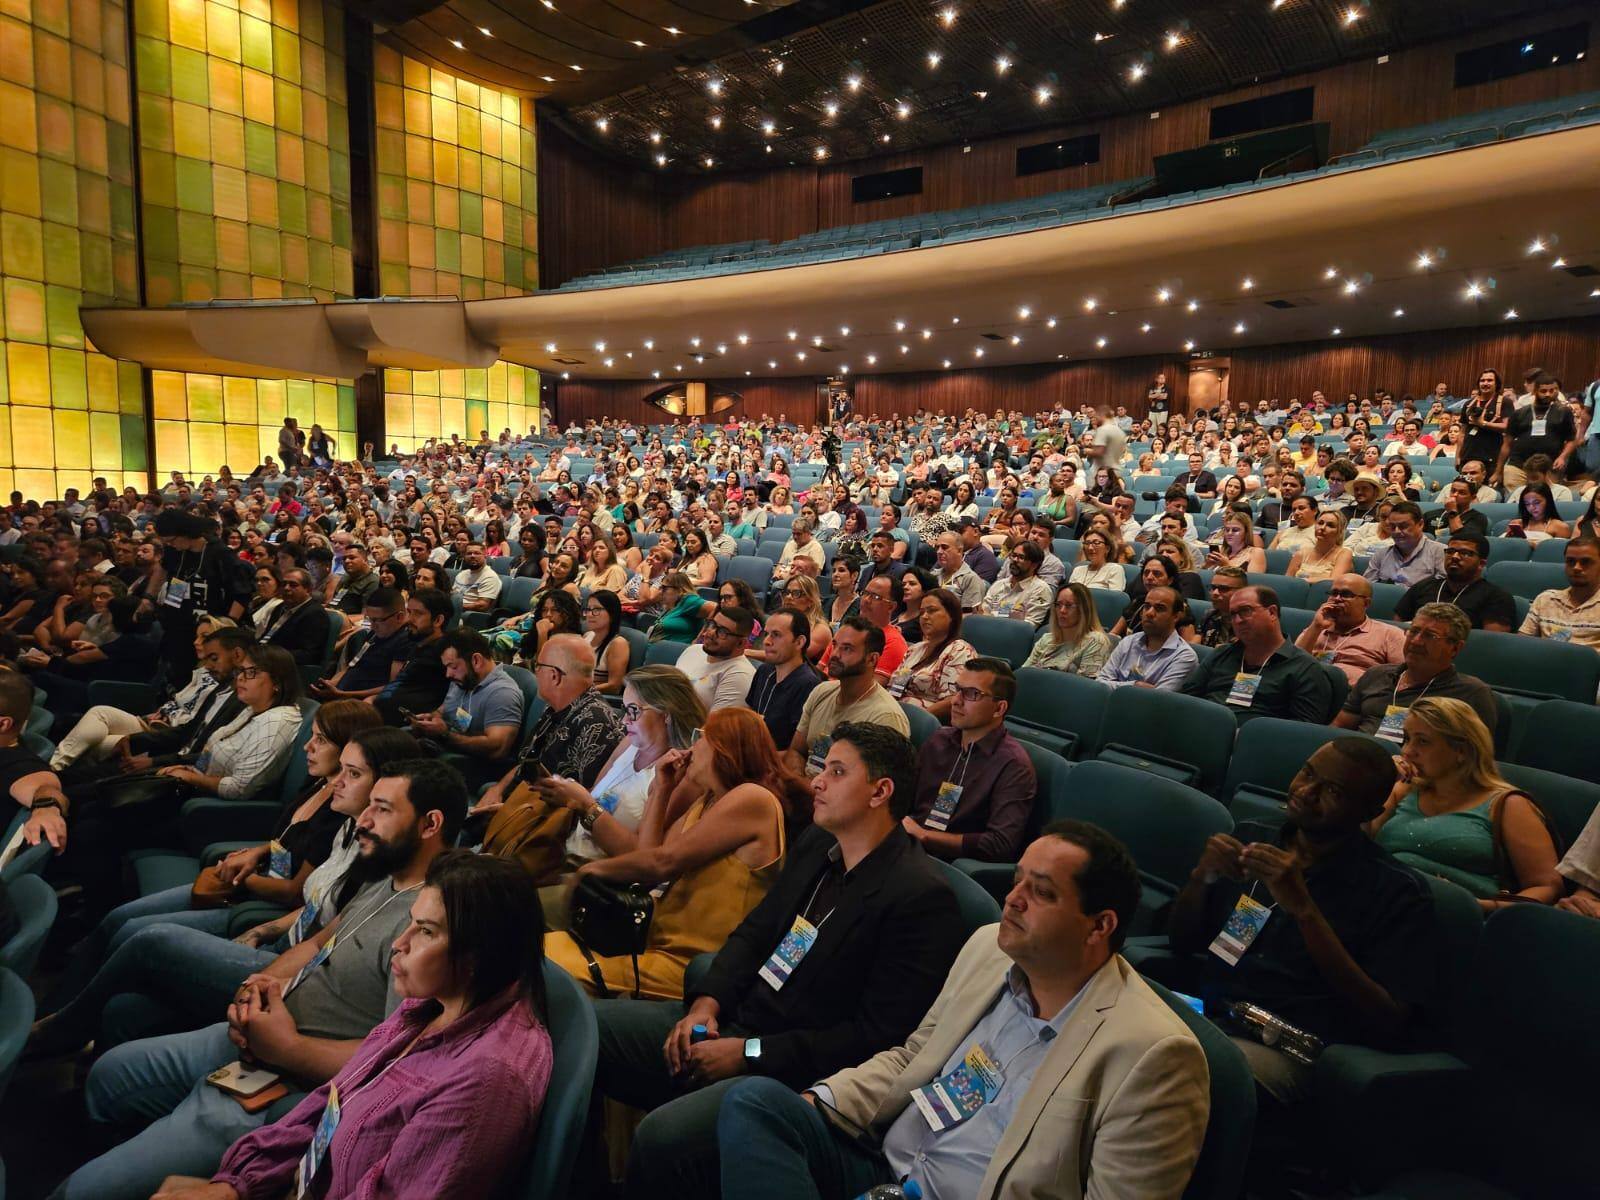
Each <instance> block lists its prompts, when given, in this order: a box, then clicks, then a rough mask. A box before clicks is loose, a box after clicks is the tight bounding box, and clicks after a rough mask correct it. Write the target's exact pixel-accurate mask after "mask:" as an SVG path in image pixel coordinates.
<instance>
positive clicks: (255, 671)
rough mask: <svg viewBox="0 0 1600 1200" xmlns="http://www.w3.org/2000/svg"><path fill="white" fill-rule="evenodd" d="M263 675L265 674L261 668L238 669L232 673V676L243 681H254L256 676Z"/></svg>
mask: <svg viewBox="0 0 1600 1200" xmlns="http://www.w3.org/2000/svg"><path fill="white" fill-rule="evenodd" d="M264 673H265V672H264V668H262V667H240V668H239V669H238V670H237V671H235V672H234V674H235V675H236V676H237V677H238V678H240V679H245V680H250V679H254V678H255V677H256V676H257V675H261V674H264Z"/></svg>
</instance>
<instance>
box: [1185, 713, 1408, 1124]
mask: <svg viewBox="0 0 1600 1200" xmlns="http://www.w3.org/2000/svg"><path fill="white" fill-rule="evenodd" d="M1395 777H1396V776H1395V767H1394V763H1393V760H1392V759H1390V757H1389V755H1388V753H1387V752H1386V751H1385V750H1384V749H1383V748H1382V747H1380V746H1379V745H1378V744H1377V743H1376V742H1371V741H1368V740H1366V739H1361V738H1348V739H1340V740H1339V741H1336V742H1329V743H1328V744H1327V745H1325V746H1323V747H1322V748H1321V749H1319V750H1318V751H1317V752H1316V753H1315V754H1313V755H1312V756H1311V758H1310V759H1309V760H1307V762H1306V764H1305V766H1304V767H1302V768H1301V769H1300V773H1299V774H1298V775H1296V776H1295V777H1294V780H1293V782H1291V783H1290V785H1289V819H1288V823H1287V824H1286V825H1285V826H1284V828H1283V829H1282V830H1281V831H1280V832H1279V833H1278V834H1276V836H1274V835H1273V834H1272V833H1271V832H1270V831H1266V830H1261V829H1257V828H1255V827H1253V826H1252V825H1251V824H1250V823H1248V822H1247V823H1245V824H1244V825H1242V826H1240V827H1239V829H1236V830H1235V831H1234V834H1226V833H1219V834H1215V835H1213V836H1212V838H1211V840H1210V841H1209V842H1207V843H1206V848H1205V850H1204V852H1203V853H1202V854H1201V856H1200V862H1199V864H1198V865H1197V866H1196V867H1195V869H1194V873H1193V874H1192V875H1190V877H1189V882H1188V883H1187V884H1186V885H1185V887H1184V889H1183V891H1182V892H1181V893H1179V895H1178V899H1177V900H1176V901H1175V902H1174V904H1173V906H1172V916H1171V919H1170V921H1169V924H1168V932H1169V934H1170V936H1171V939H1172V949H1173V950H1175V951H1177V952H1178V953H1180V954H1183V955H1198V956H1199V957H1198V958H1191V959H1189V960H1188V964H1186V965H1187V966H1188V967H1189V970H1188V971H1187V972H1185V973H1186V974H1189V975H1192V976H1195V977H1193V978H1183V979H1181V980H1179V981H1178V982H1177V986H1180V987H1183V990H1185V991H1187V992H1192V993H1195V994H1198V995H1202V996H1206V997H1214V998H1215V999H1216V1001H1217V1002H1218V1003H1219V1005H1220V1006H1223V1007H1225V1006H1226V1004H1228V1003H1230V1002H1233V1001H1246V1002H1249V1003H1251V1004H1254V1005H1257V1006H1259V1007H1261V1008H1263V1009H1266V1010H1267V1011H1269V1012H1271V1013H1272V1014H1274V1015H1276V1016H1277V1017H1279V1018H1281V1019H1282V1020H1284V1021H1287V1022H1288V1023H1289V1024H1291V1025H1294V1026H1297V1027H1299V1028H1300V1029H1302V1030H1305V1031H1306V1032H1308V1033H1310V1034H1312V1035H1314V1036H1315V1037H1317V1038H1320V1039H1322V1040H1323V1041H1324V1042H1328V1041H1334V1042H1353V1043H1356V1044H1358V1045H1368V1046H1378V1047H1394V1046H1397V1045H1400V1046H1403V1045H1404V1044H1405V1042H1406V1034H1407V1033H1408V1031H1409V1027H1410V1025H1411V1021H1412V1018H1413V1017H1414V1016H1415V1015H1416V1014H1417V1012H1418V1010H1419V1007H1420V1005H1421V1003H1422V1002H1423V1000H1425V999H1426V997H1427V996H1428V994H1429V992H1430V990H1431V989H1432V987H1433V985H1434V953H1433V945H1434V942H1435V941H1436V940H1437V934H1436V931H1435V927H1434V919H1433V901H1432V897H1431V894H1430V893H1429V891H1428V885H1427V884H1426V883H1425V882H1424V881H1423V879H1422V877H1421V876H1420V875H1418V874H1417V873H1416V872H1414V871H1411V870H1409V869H1407V868H1406V867H1405V866H1403V865H1401V864H1400V863H1399V862H1398V861H1396V860H1395V859H1394V858H1393V857H1392V856H1391V855H1390V854H1389V852H1388V851H1387V850H1384V849H1383V848H1382V847H1380V846H1379V845H1378V844H1377V843H1376V842H1374V841H1373V840H1372V839H1371V838H1369V837H1368V836H1367V834H1366V832H1365V831H1364V830H1363V828H1362V826H1363V825H1364V824H1365V823H1366V822H1368V821H1370V820H1372V818H1373V817H1375V816H1377V815H1378V813H1379V812H1380V811H1381V810H1382V809H1383V805H1384V801H1385V800H1386V799H1387V798H1388V796H1389V791H1390V789H1391V788H1392V787H1393V786H1394V782H1395ZM1252 834H1256V835H1257V836H1255V837H1252ZM1235 835H1237V836H1235ZM1208 947H1209V949H1208ZM1180 970H1181V969H1180ZM1185 985H1187V986H1185ZM1209 1007H1210V1006H1209V1004H1208V1008H1209ZM1234 1041H1235V1042H1236V1043H1237V1044H1238V1046H1239V1048H1240V1049H1241V1050H1243V1051H1244V1055H1245V1059H1246V1061H1247V1062H1249V1064H1250V1070H1251V1073H1252V1074H1254V1075H1255V1078H1256V1082H1257V1083H1258V1085H1259V1086H1260V1088H1261V1089H1262V1090H1263V1091H1264V1092H1265V1093H1266V1094H1267V1095H1268V1096H1270V1097H1271V1098H1272V1099H1273V1100H1275V1101H1277V1103H1278V1104H1280V1105H1290V1104H1294V1103H1296V1102H1298V1101H1300V1100H1302V1099H1304V1097H1305V1095H1306V1093H1307V1089H1308V1087H1309V1082H1310V1077H1311V1068H1310V1067H1309V1066H1307V1065H1306V1064H1304V1063H1303V1062H1301V1061H1299V1060H1297V1059H1295V1058H1291V1057H1290V1056H1289V1055H1288V1054H1287V1053H1285V1052H1284V1051H1282V1050H1279V1049H1277V1048H1275V1047H1273V1046H1268V1045H1265V1044H1263V1043H1262V1042H1261V1041H1259V1040H1256V1039H1254V1038H1252V1037H1250V1036H1248V1033H1247V1031H1246V1030H1244V1029H1236V1031H1235V1037H1234Z"/></svg>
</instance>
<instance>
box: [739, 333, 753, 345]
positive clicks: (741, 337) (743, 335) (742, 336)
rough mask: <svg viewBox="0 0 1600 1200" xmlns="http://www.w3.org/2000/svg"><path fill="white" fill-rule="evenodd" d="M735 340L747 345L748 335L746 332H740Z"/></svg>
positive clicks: (748, 342)
mask: <svg viewBox="0 0 1600 1200" xmlns="http://www.w3.org/2000/svg"><path fill="white" fill-rule="evenodd" d="M737 340H738V342H739V345H741V346H748V345H749V344H750V335H749V334H748V333H741V334H740V335H739V337H738V339H737Z"/></svg>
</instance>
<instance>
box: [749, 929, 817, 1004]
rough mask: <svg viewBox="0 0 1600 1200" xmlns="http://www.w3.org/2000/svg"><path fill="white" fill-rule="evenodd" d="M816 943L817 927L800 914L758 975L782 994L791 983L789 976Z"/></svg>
mask: <svg viewBox="0 0 1600 1200" xmlns="http://www.w3.org/2000/svg"><path fill="white" fill-rule="evenodd" d="M816 943H817V927H816V926H815V925H813V924H812V923H811V922H810V921H808V920H806V919H805V918H804V917H802V916H800V915H799V914H798V913H797V914H795V918H794V924H793V925H791V926H790V927H789V932H788V933H786V934H784V935H783V940H782V941H781V942H779V943H778V948H777V949H776V950H774V951H773V952H772V953H771V954H770V955H768V957H767V961H766V962H765V963H763V964H762V967H761V970H760V971H758V972H757V974H759V975H760V976H761V978H762V979H764V980H766V981H767V986H769V987H770V988H772V990H773V991H775V992H781V991H782V990H783V985H784V984H786V983H788V982H789V976H790V975H791V974H792V973H793V972H794V969H795V968H796V967H798V966H799V965H800V960H801V959H803V958H804V957H805V956H806V955H807V954H808V953H809V952H810V950H811V947H812V946H814V945H816Z"/></svg>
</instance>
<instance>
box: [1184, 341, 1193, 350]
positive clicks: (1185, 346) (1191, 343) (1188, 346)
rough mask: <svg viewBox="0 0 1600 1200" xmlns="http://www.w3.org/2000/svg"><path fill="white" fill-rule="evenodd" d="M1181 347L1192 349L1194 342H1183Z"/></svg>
mask: <svg viewBox="0 0 1600 1200" xmlns="http://www.w3.org/2000/svg"><path fill="white" fill-rule="evenodd" d="M1183 348H1184V349H1185V350H1193V349H1194V343H1193V342H1185V343H1184V344H1183Z"/></svg>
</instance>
